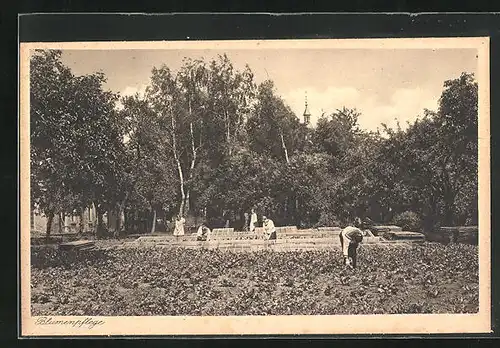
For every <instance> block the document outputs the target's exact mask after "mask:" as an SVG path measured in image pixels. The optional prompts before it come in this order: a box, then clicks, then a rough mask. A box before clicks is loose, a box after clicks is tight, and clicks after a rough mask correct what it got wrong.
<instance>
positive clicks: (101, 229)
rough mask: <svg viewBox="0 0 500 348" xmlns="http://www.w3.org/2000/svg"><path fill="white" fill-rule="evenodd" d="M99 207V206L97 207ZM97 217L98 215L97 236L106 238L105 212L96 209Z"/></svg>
mask: <svg viewBox="0 0 500 348" xmlns="http://www.w3.org/2000/svg"><path fill="white" fill-rule="evenodd" d="M96 207H97V205H96ZM96 213H97V214H96V215H97V228H96V235H97V237H104V236H105V235H106V227H105V226H104V223H103V221H102V220H103V214H104V212H103V211H102V210H101V209H99V208H97V209H96Z"/></svg>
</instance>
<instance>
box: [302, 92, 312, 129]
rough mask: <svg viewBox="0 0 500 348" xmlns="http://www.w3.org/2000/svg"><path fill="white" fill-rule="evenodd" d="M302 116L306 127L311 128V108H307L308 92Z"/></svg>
mask: <svg viewBox="0 0 500 348" xmlns="http://www.w3.org/2000/svg"><path fill="white" fill-rule="evenodd" d="M302 116H304V124H305V125H306V126H309V123H310V122H311V113H310V112H309V108H308V107H307V92H306V108H305V110H304V114H303V115H302Z"/></svg>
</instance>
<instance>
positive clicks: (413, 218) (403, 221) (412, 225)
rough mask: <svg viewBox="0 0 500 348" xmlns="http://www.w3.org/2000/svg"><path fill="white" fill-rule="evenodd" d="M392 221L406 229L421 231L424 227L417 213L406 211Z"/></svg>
mask: <svg viewBox="0 0 500 348" xmlns="http://www.w3.org/2000/svg"><path fill="white" fill-rule="evenodd" d="M392 223H393V224H394V225H397V226H401V227H402V228H403V230H406V231H414V232H416V231H420V230H421V229H422V220H421V218H420V217H419V216H418V214H417V213H415V212H413V211H405V212H402V213H401V214H398V215H396V216H395V217H394V219H393V221H392Z"/></svg>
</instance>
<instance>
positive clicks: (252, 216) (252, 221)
mask: <svg viewBox="0 0 500 348" xmlns="http://www.w3.org/2000/svg"><path fill="white" fill-rule="evenodd" d="M255 227H257V213H256V212H255V209H253V208H252V210H251V214H250V232H254V231H255Z"/></svg>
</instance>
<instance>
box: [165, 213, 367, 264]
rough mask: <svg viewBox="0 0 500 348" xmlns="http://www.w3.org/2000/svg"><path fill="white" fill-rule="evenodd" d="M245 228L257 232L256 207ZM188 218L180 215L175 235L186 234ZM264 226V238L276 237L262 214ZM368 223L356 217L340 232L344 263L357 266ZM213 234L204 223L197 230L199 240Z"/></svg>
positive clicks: (269, 223)
mask: <svg viewBox="0 0 500 348" xmlns="http://www.w3.org/2000/svg"><path fill="white" fill-rule="evenodd" d="M245 220H246V221H245V227H248V229H247V228H245V229H246V230H248V231H249V232H251V233H254V232H255V229H256V227H257V224H258V217H257V213H256V212H255V210H254V209H252V210H251V213H250V215H248V214H246V215H245ZM185 222H186V220H185V219H184V218H183V217H181V216H178V217H177V219H176V221H175V228H174V236H183V235H184V223H185ZM262 227H263V228H264V238H265V239H267V240H275V239H276V237H277V236H276V227H275V225H274V222H273V220H271V219H269V218H268V217H267V216H265V215H264V216H262ZM363 228H366V225H365V224H364V223H363V222H361V220H360V219H356V221H355V223H354V226H347V227H345V228H344V229H342V231H341V232H340V234H339V239H340V247H341V249H342V255H343V264H344V265H346V266H350V267H353V268H356V264H357V249H358V246H359V244H360V243H361V242H362V241H363V236H364V235H366V230H363ZM210 235H211V230H210V228H209V227H208V226H207V225H206V224H204V223H202V224H201V225H200V226H199V227H198V230H197V232H196V240H198V241H209V240H210Z"/></svg>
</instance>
